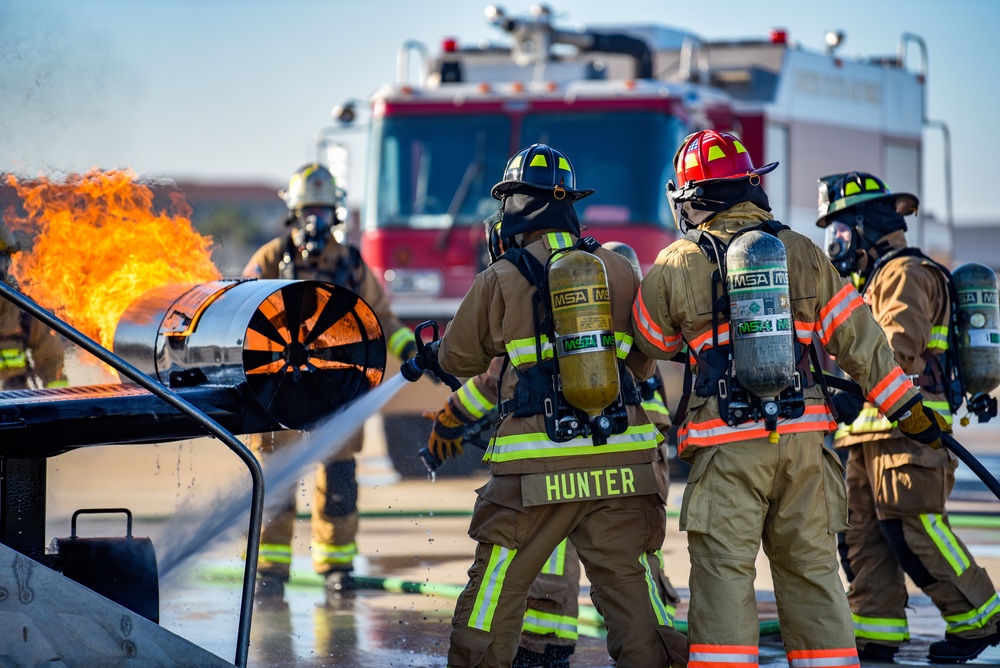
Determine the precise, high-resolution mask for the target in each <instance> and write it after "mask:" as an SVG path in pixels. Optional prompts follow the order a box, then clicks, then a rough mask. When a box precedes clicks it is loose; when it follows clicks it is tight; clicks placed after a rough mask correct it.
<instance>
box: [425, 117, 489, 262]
mask: <svg viewBox="0 0 1000 668" xmlns="http://www.w3.org/2000/svg"><path fill="white" fill-rule="evenodd" d="M485 162H486V131H485V130H480V131H479V132H477V133H476V157H475V158H474V159H473V160H472V162H470V163H469V166H468V167H466V168H465V173H464V174H463V175H462V180H461V181H460V182H459V184H458V189H457V190H455V195H454V197H452V198H451V203H450V204H448V212H447V216H448V219H447V221H446V222H445V226H444V227H443V228H441V231H440V232H438V235H437V238H435V239H434V249H435V250H438V251H442V250H444V249H445V248H446V247H447V246H448V237H449V236H450V235H451V230H452V228H454V227H455V221H456V220H457V219H458V214H459V212H460V211H461V210H462V206H463V205H464V204H465V200H466V199H468V197H469V191H470V190H472V184H473V182H474V181H475V180H476V177H477V176H479V175H480V173H481V172H482V171H483V165H484V163H485Z"/></svg>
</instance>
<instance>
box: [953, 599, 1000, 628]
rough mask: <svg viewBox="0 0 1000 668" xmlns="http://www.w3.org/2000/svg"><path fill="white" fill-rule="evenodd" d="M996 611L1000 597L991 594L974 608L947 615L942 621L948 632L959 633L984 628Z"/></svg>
mask: <svg viewBox="0 0 1000 668" xmlns="http://www.w3.org/2000/svg"><path fill="white" fill-rule="evenodd" d="M998 612H1000V598H998V597H997V595H996V594H993V596H991V597H990V599H989V600H988V601H986V603H983V604H982V605H981V606H979V607H978V608H976V609H975V610H970V611H969V612H966V613H964V614H960V615H947V616H945V618H944V621H945V623H947V625H948V629H947V630H948V633H959V632H961V631H971V630H972V629H981V628H985V627H986V625H987V624H988V623H989V621H990V620H991V619H992V618H993V617H994V616H995V615H996V614H997V613H998Z"/></svg>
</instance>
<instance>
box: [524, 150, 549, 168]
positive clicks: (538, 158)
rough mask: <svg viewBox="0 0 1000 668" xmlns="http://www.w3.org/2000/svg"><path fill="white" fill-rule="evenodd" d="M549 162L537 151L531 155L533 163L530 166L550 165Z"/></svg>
mask: <svg viewBox="0 0 1000 668" xmlns="http://www.w3.org/2000/svg"><path fill="white" fill-rule="evenodd" d="M548 166H549V163H548V161H547V160H546V159H545V156H544V155H542V154H541V153H536V154H535V155H533V156H532V157H531V164H529V165H528V167H548Z"/></svg>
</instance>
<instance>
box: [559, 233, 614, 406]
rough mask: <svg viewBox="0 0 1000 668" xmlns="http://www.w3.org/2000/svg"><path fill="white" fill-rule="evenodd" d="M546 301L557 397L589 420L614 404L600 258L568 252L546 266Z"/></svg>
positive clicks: (607, 296)
mask: <svg viewBox="0 0 1000 668" xmlns="http://www.w3.org/2000/svg"><path fill="white" fill-rule="evenodd" d="M548 280H549V296H550V298H551V300H552V317H553V320H554V322H553V325H554V328H555V354H556V359H557V361H558V364H559V375H560V381H561V383H562V394H563V397H564V398H565V399H566V401H567V402H568V403H569V404H570V405H571V406H574V407H575V408H578V409H579V410H581V411H583V412H585V413H586V414H587V416H588V417H590V418H594V417H596V416H597V415H599V414H600V413H601V412H602V411H603V410H604V409H605V408H607V407H608V406H610V405H611V403H612V402H613V401H615V399H617V398H618V384H619V381H618V356H617V354H616V346H615V333H614V327H613V325H612V320H611V297H610V291H609V290H608V278H607V274H606V272H605V270H604V262H602V261H601V258H599V257H597V256H596V255H593V254H592V253H588V252H586V251H582V250H571V251H568V252H566V253H564V254H563V255H561V256H560V257H559V258H557V259H556V260H554V261H553V262H552V263H551V264H550V265H549V272H548Z"/></svg>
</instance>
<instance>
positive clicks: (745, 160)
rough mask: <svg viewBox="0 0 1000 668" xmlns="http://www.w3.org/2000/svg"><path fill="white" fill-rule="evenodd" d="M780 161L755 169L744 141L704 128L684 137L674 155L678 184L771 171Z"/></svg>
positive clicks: (735, 177)
mask: <svg viewBox="0 0 1000 668" xmlns="http://www.w3.org/2000/svg"><path fill="white" fill-rule="evenodd" d="M777 166H778V163H776V162H772V163H770V164H768V165H764V166H763V167H758V168H755V167H754V166H753V159H752V158H751V157H750V153H749V152H747V150H746V147H744V146H743V143H742V142H741V141H740V140H739V139H737V138H736V136H735V135H731V134H729V133H728V132H716V131H715V130H702V131H701V132H695V133H694V134H692V135H688V137H687V138H686V139H685V140H684V143H683V144H681V147H680V149H679V150H678V151H677V154H676V155H675V156H674V170H675V171H676V172H677V187H678V188H683V187H684V186H685V184H687V183H689V182H691V181H711V180H717V179H741V178H745V177H748V176H751V175H753V174H767V173H768V172H770V171H771V170H773V169H774V168H775V167H777Z"/></svg>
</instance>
